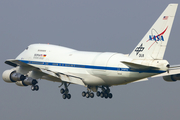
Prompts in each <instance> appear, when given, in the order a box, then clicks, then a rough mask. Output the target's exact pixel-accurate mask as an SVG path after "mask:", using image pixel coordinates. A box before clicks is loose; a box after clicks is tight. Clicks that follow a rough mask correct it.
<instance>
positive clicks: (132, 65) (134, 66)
mask: <svg viewBox="0 0 180 120" xmlns="http://www.w3.org/2000/svg"><path fill="white" fill-rule="evenodd" d="M121 62H122V63H124V64H125V65H127V66H128V67H130V68H131V69H134V70H158V69H159V68H158V67H153V66H146V65H141V64H137V63H132V62H126V61H121Z"/></svg>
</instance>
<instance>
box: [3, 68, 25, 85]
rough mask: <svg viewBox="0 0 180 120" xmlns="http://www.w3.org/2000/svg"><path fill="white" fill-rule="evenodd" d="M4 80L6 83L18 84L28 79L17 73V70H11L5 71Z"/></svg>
mask: <svg viewBox="0 0 180 120" xmlns="http://www.w3.org/2000/svg"><path fill="white" fill-rule="evenodd" d="M2 79H3V80H4V81H5V82H8V83H12V82H16V81H23V80H25V79H26V76H24V75H22V74H20V73H16V71H15V70H13V69H11V70H5V71H4V72H3V74H2Z"/></svg>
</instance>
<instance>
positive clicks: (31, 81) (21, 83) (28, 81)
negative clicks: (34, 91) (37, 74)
mask: <svg viewBox="0 0 180 120" xmlns="http://www.w3.org/2000/svg"><path fill="white" fill-rule="evenodd" d="M37 83H38V82H37V80H35V79H33V78H30V77H27V78H26V79H25V80H23V81H17V82H16V85H18V86H28V85H35V84H37Z"/></svg>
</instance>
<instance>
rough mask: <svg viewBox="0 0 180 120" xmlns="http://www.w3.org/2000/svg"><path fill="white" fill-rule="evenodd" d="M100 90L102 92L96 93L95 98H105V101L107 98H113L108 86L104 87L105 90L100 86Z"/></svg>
mask: <svg viewBox="0 0 180 120" xmlns="http://www.w3.org/2000/svg"><path fill="white" fill-rule="evenodd" d="M101 90H102V91H101V92H100V91H97V92H96V95H97V97H101V98H106V99H107V98H110V99H111V98H112V97H113V95H112V93H110V89H109V87H108V86H106V88H105V87H104V86H102V87H101Z"/></svg>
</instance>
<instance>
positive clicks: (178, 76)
mask: <svg viewBox="0 0 180 120" xmlns="http://www.w3.org/2000/svg"><path fill="white" fill-rule="evenodd" d="M163 79H164V80H165V81H167V82H175V81H177V80H180V74H176V75H169V76H163Z"/></svg>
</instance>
